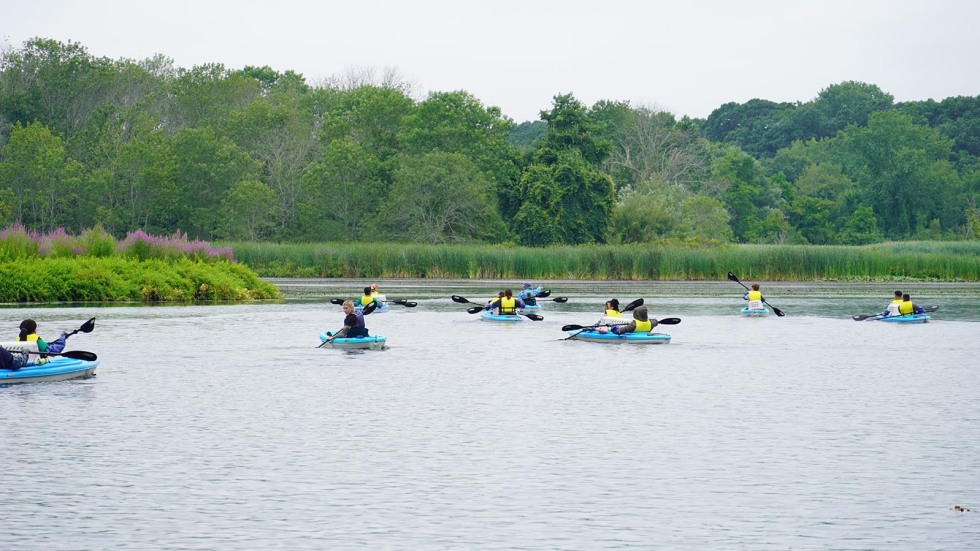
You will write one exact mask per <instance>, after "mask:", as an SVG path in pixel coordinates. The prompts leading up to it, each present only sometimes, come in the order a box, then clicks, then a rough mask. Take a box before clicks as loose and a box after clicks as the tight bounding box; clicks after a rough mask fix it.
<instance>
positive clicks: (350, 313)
mask: <svg viewBox="0 0 980 551" xmlns="http://www.w3.org/2000/svg"><path fill="white" fill-rule="evenodd" d="M342 308H343V309H344V328H343V329H341V330H340V331H337V334H335V335H330V336H328V337H327V341H326V342H330V341H332V340H334V339H338V338H348V339H354V338H357V337H367V336H368V330H367V327H366V326H365V325H364V314H362V313H361V312H358V311H357V310H355V309H354V301H352V300H347V301H344V304H343V306H342Z"/></svg>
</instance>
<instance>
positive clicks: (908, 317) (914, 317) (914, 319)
mask: <svg viewBox="0 0 980 551" xmlns="http://www.w3.org/2000/svg"><path fill="white" fill-rule="evenodd" d="M930 319H932V318H930V317H929V315H928V314H905V315H904V316H883V317H880V318H878V321H888V322H891V323H926V322H928V321H929V320H930Z"/></svg>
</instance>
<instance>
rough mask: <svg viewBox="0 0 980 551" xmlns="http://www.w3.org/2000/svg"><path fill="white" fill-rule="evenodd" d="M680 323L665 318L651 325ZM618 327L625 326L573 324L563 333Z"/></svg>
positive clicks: (675, 319) (677, 320)
mask: <svg viewBox="0 0 980 551" xmlns="http://www.w3.org/2000/svg"><path fill="white" fill-rule="evenodd" d="M680 322H681V318H664V319H662V320H650V323H651V324H652V327H650V328H651V329H653V328H654V327H656V326H658V325H677V324H678V323H680ZM616 325H625V324H610V323H597V324H595V325H575V324H574V323H573V324H569V325H563V326H562V327H561V330H562V331H586V330H588V329H595V328H597V327H616Z"/></svg>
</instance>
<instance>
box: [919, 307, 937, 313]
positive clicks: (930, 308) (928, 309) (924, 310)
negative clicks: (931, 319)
mask: <svg viewBox="0 0 980 551" xmlns="http://www.w3.org/2000/svg"><path fill="white" fill-rule="evenodd" d="M936 310H939V307H938V306H926V307H925V308H923V309H922V311H923V312H935V311H936Z"/></svg>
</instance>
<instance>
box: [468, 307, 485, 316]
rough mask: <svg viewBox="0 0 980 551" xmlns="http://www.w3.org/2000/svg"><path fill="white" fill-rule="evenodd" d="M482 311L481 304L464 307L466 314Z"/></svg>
mask: <svg viewBox="0 0 980 551" xmlns="http://www.w3.org/2000/svg"><path fill="white" fill-rule="evenodd" d="M482 311H483V307H482V306H474V307H472V308H467V309H466V312H467V313H468V314H479V313H480V312H482Z"/></svg>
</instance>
